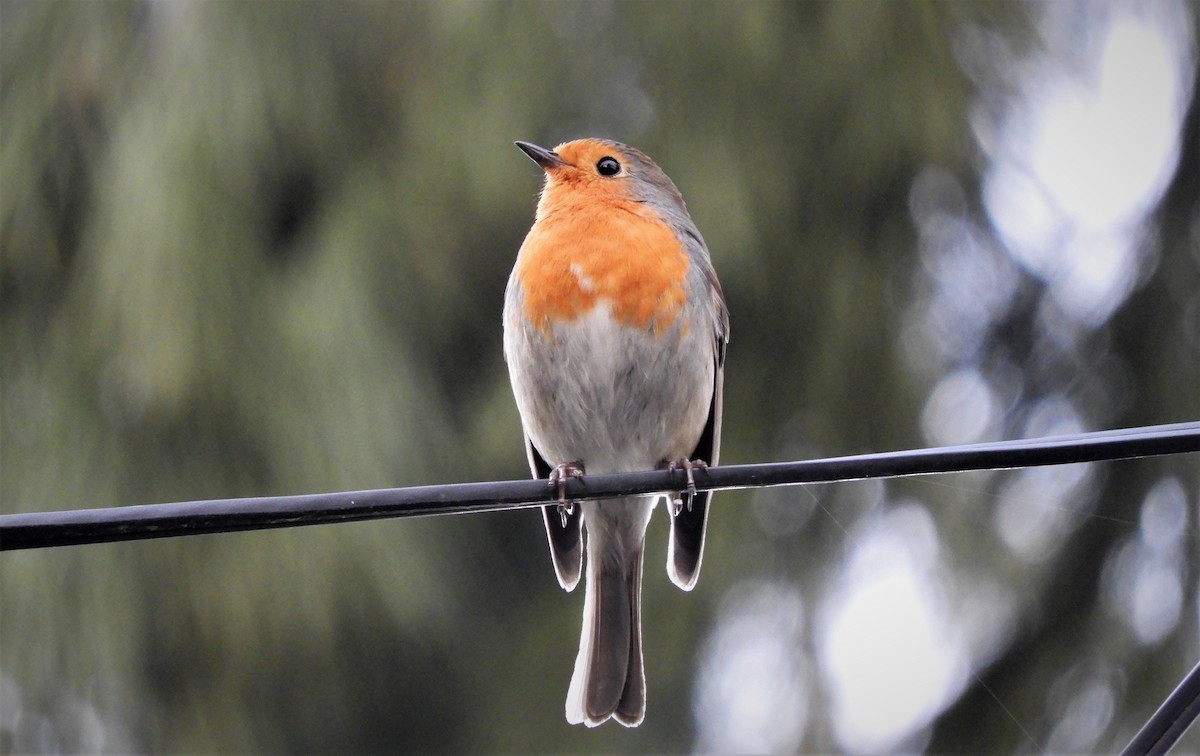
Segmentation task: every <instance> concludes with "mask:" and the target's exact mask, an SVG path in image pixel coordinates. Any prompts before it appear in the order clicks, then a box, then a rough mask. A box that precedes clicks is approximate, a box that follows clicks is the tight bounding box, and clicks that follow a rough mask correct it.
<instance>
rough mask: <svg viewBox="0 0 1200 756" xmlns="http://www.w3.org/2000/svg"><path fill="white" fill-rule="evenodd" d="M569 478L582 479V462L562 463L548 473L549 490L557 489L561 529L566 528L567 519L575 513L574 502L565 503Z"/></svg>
mask: <svg viewBox="0 0 1200 756" xmlns="http://www.w3.org/2000/svg"><path fill="white" fill-rule="evenodd" d="M571 478H579V479H580V480H582V479H583V462H581V461H579V460H575V461H574V462H563V463H562V464H561V465H558V466H557V467H555V468H554V469H553V470H551V471H550V480H549V481H548V482H547V485H549V487H550V488H556V489H558V515H559V517H561V518H562V525H563V527H564V528H565V527H567V518H568V517H570V516H571V515H572V514H574V513H575V502H573V501H567V481H568V480H570V479H571Z"/></svg>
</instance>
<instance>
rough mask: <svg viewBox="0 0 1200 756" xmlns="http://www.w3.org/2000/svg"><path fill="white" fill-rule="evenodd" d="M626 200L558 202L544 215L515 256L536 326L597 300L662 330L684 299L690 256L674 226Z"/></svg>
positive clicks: (617, 316) (573, 314)
mask: <svg viewBox="0 0 1200 756" xmlns="http://www.w3.org/2000/svg"><path fill="white" fill-rule="evenodd" d="M641 212H643V211H642V208H641V207H639V206H637V205H633V204H632V203H631V204H628V205H626V204H625V203H595V202H593V203H590V204H589V205H588V206H575V207H560V208H556V211H555V212H552V213H548V214H546V215H544V216H543V217H541V218H540V219H539V220H538V221H537V222H536V223H535V224H534V226H533V228H532V229H530V231H529V235H528V236H526V237H525V243H524V244H523V245H521V251H520V253H519V254H518V255H517V264H516V275H517V280H518V281H520V283H521V289H522V293H523V301H524V314H525V317H526V318H528V319H529V320H530V321H531V322H532V323H533V324H534V325H535V326H536V327H537V328H539V329H540V330H542V331H544V332H548V331H549V330H550V325H551V323H552V322H561V321H572V320H575V319H576V318H578V317H580V316H581V315H583V314H585V313H587V312H588V311H589V310H591V309H592V308H593V307H595V306H596V304H597V303H599V302H607V303H608V304H609V306H610V307H611V308H612V315H613V318H614V320H616V321H617V322H618V323H621V324H623V325H628V326H632V327H635V328H639V329H643V330H647V331H651V332H653V333H654V334H655V335H657V334H659V333H661V332H663V331H664V330H666V329H667V328H669V327H670V325H671V324H672V323H673V322H674V321H675V319H676V317H677V316H678V314H679V312H680V310H681V309H682V307H683V304H684V277H685V276H686V274H687V269H688V257H687V253H686V252H685V251H684V249H683V245H682V244H680V242H679V240H678V239H677V238H676V237H675V234H674V232H672V231H671V229H670V228H669V227H668V226H667V225H666V224H664V223H663V222H661V221H660V220H658V219H657V218H656V217H652V216H651V217H648V216H646V215H642V214H641Z"/></svg>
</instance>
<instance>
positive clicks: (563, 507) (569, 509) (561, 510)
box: [558, 501, 575, 528]
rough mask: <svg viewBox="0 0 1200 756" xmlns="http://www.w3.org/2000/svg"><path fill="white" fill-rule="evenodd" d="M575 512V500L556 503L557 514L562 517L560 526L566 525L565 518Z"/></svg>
mask: <svg viewBox="0 0 1200 756" xmlns="http://www.w3.org/2000/svg"><path fill="white" fill-rule="evenodd" d="M573 514H575V502H573V501H568V502H567V503H565V504H559V505H558V516H559V517H560V518H561V519H562V526H563V527H564V528H565V527H567V520H568V519H569V518H570V517H571V515H573Z"/></svg>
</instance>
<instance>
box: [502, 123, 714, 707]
mask: <svg viewBox="0 0 1200 756" xmlns="http://www.w3.org/2000/svg"><path fill="white" fill-rule="evenodd" d="M516 146H517V147H519V148H520V149H521V150H522V151H523V152H524V153H525V154H526V155H527V156H528V157H529V158H531V159H532V160H533V161H534V162H535V163H537V165H538V166H539V167H540V168H541V169H542V172H543V174H544V184H543V187H542V190H541V194H540V196H539V199H538V202H537V209H536V212H535V214H534V222H533V226H532V227H531V228H530V230H529V233H528V234H527V235H526V237H525V240H524V242H523V243H522V244H521V247H520V250H519V251H518V253H517V257H516V262H515V264H514V266H513V270H512V274H511V275H510V276H509V280H508V285H507V288H506V290H505V296H504V314H503V326H504V357H505V362H506V363H507V367H508V372H509V378H510V381H511V383H512V389H513V395H514V397H515V399H516V404H517V410H518V413H519V414H520V418H521V426H522V430H523V434H524V438H525V449H526V454H527V457H528V461H529V467H530V471H531V473H532V475H533V477H535V478H545V479H546V480H547V482H548V485H549V486H551V487H552V488H556V489H557V491H558V502H557V503H556V504H553V503H552V504H548V505H544V506H543V509H542V515H543V520H544V524H545V529H546V537H547V541H548V543H549V546H550V555H551V561H552V563H553V565H554V571H555V574H556V576H557V578H558V582H559V584H560V585H561V586H562V588H564V589H565V590H567V591H571V590H573V589H574V588H575V586H576V585H577V584H578V582H579V578H580V574H581V572H583V571H584V568H583V562H584V560H583V556H584V552H585V551H586V556H587V559H586V572H584V575H585V577H586V579H585V588H584V610H583V627H582V631H581V633H580V641H579V653H578V655H577V656H576V659H575V667H574V672H573V674H572V676H571V683H570V686H569V688H568V691H567V700H566V718H567V721H568V722H569V723H571V724H581V723H582V724H585V725H586V726H588V727H595V726H598V725H600V724H603V723H604V722H606V721H608V720H610V719H612V720H615V721H617V722H619V723H620V724H622V725H624V726H626V727H636V726H638V725H639V724H641V722H642V721H643V719H644V717H645V712H646V680H645V669H644V664H643V656H642V630H641V590H642V561H643V554H644V546H645V538H646V527H647V524H648V523H649V521H650V516H651V513H652V512H653V509H654V507H655V504H656V503H657V502H658V500H659V499H660V498H663V497H664V496H665V497H666V498H667V500H668V507H667V509H668V511H669V512H670V515H671V527H670V537H669V541H668V548H667V573H668V576H669V577H670V579H671V580H672V582H674V583H675V584H676V585H677V586H679V587H680V588H682V589H683V590H685V591H690V590H692V588H694V587H695V585H696V580H697V578H698V577H699V574H700V563H701V558H702V556H703V551H704V537H705V529H706V527H707V522H708V510H709V504H710V501H711V496H712V494H711V492H709V491H697V490H696V486H695V480H694V474H693V471H694V470H696V469H701V468H705V467H707V466H708V465H716V464H717V458H718V453H719V451H720V438H721V410H722V402H723V385H724V368H725V352H726V345H727V344H728V341H729V314H728V311H727V310H726V306H725V299H724V296H723V294H722V291H721V285H720V282H719V281H718V280H717V275H716V272H715V271H714V269H713V265H712V262H711V260H710V258H709V252H708V247H707V246H706V245H705V243H704V238H703V237H702V236H701V234H700V231H699V230H698V229H697V228H696V225H695V223H693V222H692V218H691V216H690V215H689V214H688V211H687V207H686V205H685V204H684V201H683V197H682V196H681V195H680V193H679V190H678V189H677V188H676V186H675V184H674V183H673V182H672V181H671V179H670V178H668V177H667V175H666V173H664V172H663V171H662V169H660V168H659V167H658V166H657V165H656V164H655V163H654V161H653V160H651V159H650V158H649V157H648V156H646V155H645V154H643V153H642V152H640V151H638V150H637V149H635V148H633V147H629V146H627V145H625V144H621V143H619V142H615V141H611V140H607V139H596V138H588V139H576V140H573V141H569V142H564V143H563V144H560V145H558V146H557V147H555V148H554V149H552V150H551V149H547V148H545V147H540V146H538V145H536V144H532V143H529V142H516ZM654 469H669V470H673V471H677V470H682V471H684V473H685V475H686V481H687V486H686V491H678V492H666V493H665V494H652V495H644V496H629V497H620V498H613V499H603V500H598V501H578V502H570V501H567V500H566V499H565V489H566V484H567V481H568V480H570V479H571V478H580V477H583V476H585V475H588V474H597V473H621V472H633V471H645V470H654Z"/></svg>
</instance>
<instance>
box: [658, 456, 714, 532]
mask: <svg viewBox="0 0 1200 756" xmlns="http://www.w3.org/2000/svg"><path fill="white" fill-rule="evenodd" d="M680 469H682V470H683V471H684V472H685V473H687V488H686V491H687V510H688V511H689V512H691V511H692V502H693V501H695V499H696V479H695V477H694V476H693V475H692V470H707V469H708V463H707V462H705V461H704V460H702V459H688V458H687V457H682V458H680V459H673V460H671V461H669V462H667V472H675V471H676V470H680ZM682 511H683V491H675V492H674V496H673V497H672V498H671V516H672V517H675V516H678V515H679V513H680V512H682Z"/></svg>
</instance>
